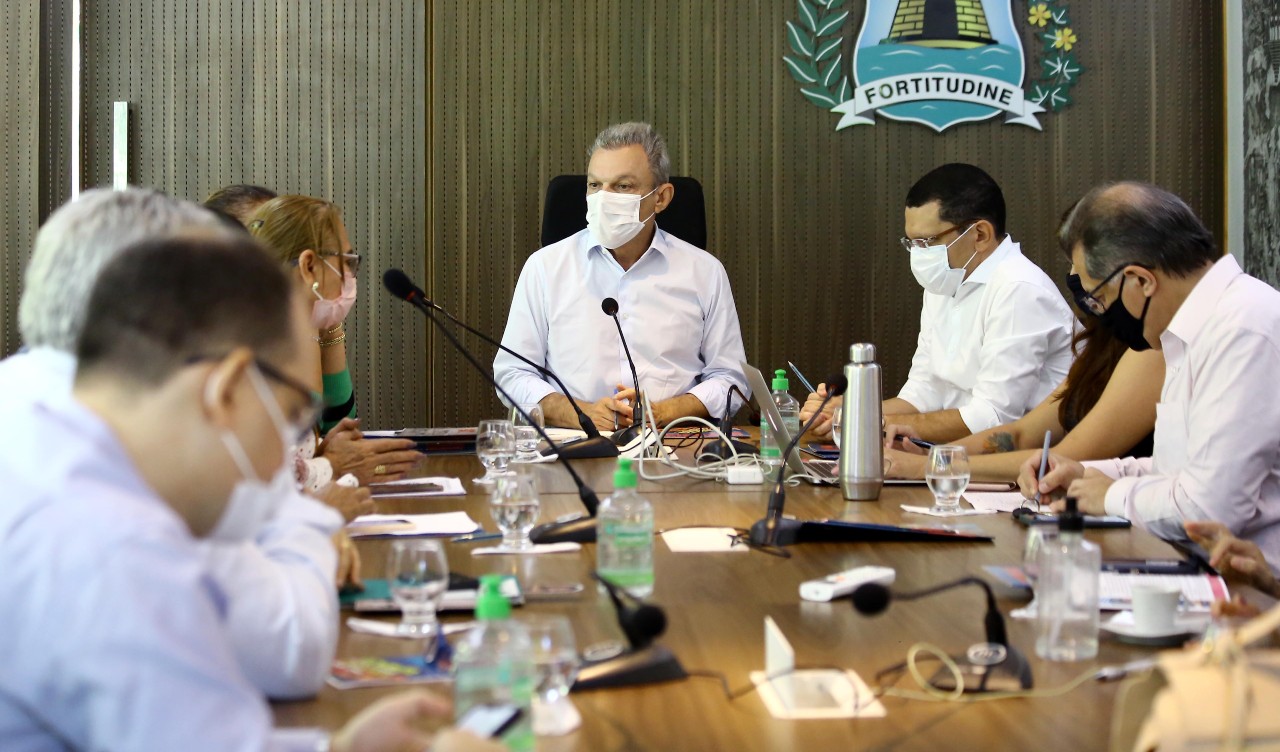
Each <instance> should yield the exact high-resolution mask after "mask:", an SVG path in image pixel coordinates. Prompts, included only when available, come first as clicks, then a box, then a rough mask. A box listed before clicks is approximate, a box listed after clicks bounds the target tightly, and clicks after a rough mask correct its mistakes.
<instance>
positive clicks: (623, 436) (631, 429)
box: [613, 423, 644, 451]
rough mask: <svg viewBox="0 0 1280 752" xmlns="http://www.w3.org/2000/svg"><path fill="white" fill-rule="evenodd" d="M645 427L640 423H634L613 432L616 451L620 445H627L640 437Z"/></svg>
mask: <svg viewBox="0 0 1280 752" xmlns="http://www.w3.org/2000/svg"><path fill="white" fill-rule="evenodd" d="M643 430H644V428H643V427H642V426H641V425H640V424H639V423H632V424H631V425H629V426H627V427H626V428H624V429H622V430H620V431H614V432H613V445H614V450H615V451H616V450H617V448H618V447H625V446H627V445H628V444H630V443H631V442H633V441H635V440H636V439H638V438H640V433H641V431H643Z"/></svg>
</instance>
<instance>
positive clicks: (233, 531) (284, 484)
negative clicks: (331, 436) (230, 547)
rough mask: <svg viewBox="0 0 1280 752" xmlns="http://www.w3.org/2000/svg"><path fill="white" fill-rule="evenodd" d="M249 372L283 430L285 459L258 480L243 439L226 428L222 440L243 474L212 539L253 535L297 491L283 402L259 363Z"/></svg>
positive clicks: (277, 425) (237, 538)
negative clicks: (264, 376)
mask: <svg viewBox="0 0 1280 752" xmlns="http://www.w3.org/2000/svg"><path fill="white" fill-rule="evenodd" d="M248 373H249V381H250V382H252V383H253V388H254V390H255V391H257V392H258V398H259V399H260V400H262V404H263V406H264V407H265V408H266V411H267V415H269V416H270V417H271V422H272V423H274V424H275V427H276V430H277V431H279V432H280V446H281V447H282V448H283V450H284V459H283V461H282V462H281V463H280V467H279V468H278V469H277V470H276V471H275V472H274V473H273V474H272V476H271V480H269V481H263V480H259V479H258V475H257V473H256V472H255V471H254V469H253V463H251V462H250V461H249V455H248V454H247V453H246V452H245V451H244V445H242V444H241V443H240V439H238V438H236V435H235V434H233V433H231V431H229V430H225V429H224V430H223V432H222V436H221V438H222V444H223V446H225V447H226V448H227V453H228V454H230V455H231V460H232V462H235V464H236V468H237V469H238V470H239V471H240V475H241V476H242V478H241V479H240V480H239V481H237V482H236V485H235V487H234V488H233V489H231V496H230V497H229V498H228V499H227V505H226V507H224V508H223V510H222V515H221V516H220V517H219V518H218V524H217V525H215V526H214V528H213V532H211V533H210V534H209V537H210V538H211V539H213V540H220V541H226V542H236V541H246V540H251V539H253V538H254V537H256V536H257V535H258V533H259V532H261V531H262V528H263V526H265V525H266V524H267V523H268V522H270V521H271V520H272V519H274V518H275V516H276V512H277V511H278V510H279V509H280V505H281V504H282V503H283V502H284V500H285V498H286V497H287V496H288V495H289V494H290V493H294V492H296V491H297V481H296V479H295V475H294V469H293V463H292V462H290V461H289V453H290V445H291V444H292V442H293V439H292V437H291V431H290V430H289V426H288V423H287V422H286V421H285V419H284V412H283V411H282V410H281V409H280V403H279V402H277V401H276V398H275V395H273V394H272V393H271V390H270V389H269V388H268V387H267V384H266V380H265V379H263V378H262V374H260V373H258V369H257V367H256V366H251V367H250V369H249V372H248Z"/></svg>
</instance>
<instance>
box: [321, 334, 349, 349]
mask: <svg viewBox="0 0 1280 752" xmlns="http://www.w3.org/2000/svg"><path fill="white" fill-rule="evenodd" d="M346 341H347V334H346V332H343V333H342V334H340V335H338V336H337V337H336V338H334V339H320V338H318V337H317V338H316V342H319V343H320V346H321V347H333V346H334V345H341V344H342V343H343V342H346Z"/></svg>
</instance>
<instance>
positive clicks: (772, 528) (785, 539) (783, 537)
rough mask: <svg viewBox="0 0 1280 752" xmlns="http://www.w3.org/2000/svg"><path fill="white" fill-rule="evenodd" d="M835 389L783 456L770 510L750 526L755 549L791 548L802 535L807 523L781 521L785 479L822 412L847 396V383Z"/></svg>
mask: <svg viewBox="0 0 1280 752" xmlns="http://www.w3.org/2000/svg"><path fill="white" fill-rule="evenodd" d="M841 378H843V377H841ZM833 381H834V380H833ZM833 386H834V387H836V388H829V389H828V390H827V396H826V397H824V398H823V400H822V404H821V405H819V406H818V409H817V411H816V412H814V414H813V415H811V416H809V420H808V422H806V423H805V424H804V426H802V427H801V428H800V430H799V431H797V432H796V435H795V436H792V437H791V443H789V444H787V449H786V451H784V452H783V453H782V464H781V465H779V466H778V477H777V480H776V481H775V482H774V485H773V491H772V492H770V494H769V508H768V510H767V511H766V512H765V516H764V518H763V519H760V520H757V521H756V523H755V524H754V525H752V526H751V534H750V536H749V540H750V541H751V544H752V545H753V546H764V547H773V546H789V545H791V544H792V543H795V542H796V535H797V533H799V531H800V526H801V525H803V524H804V523H802V522H801V521H800V520H795V519H790V520H784V519H783V518H782V508H783V505H784V504H785V503H786V500H787V490H786V483H784V482H783V478H784V477H785V476H786V474H787V459H788V458H789V457H790V456H791V453H792V452H793V451H795V448H796V445H797V444H798V443H800V437H801V436H804V435H805V434H806V433H808V432H809V429H811V428H813V424H814V423H815V422H817V420H818V418H819V416H821V415H822V410H823V408H825V407H826V406H827V403H828V402H830V401H831V398H832V397H835V396H836V395H839V394H843V393H844V390H845V388H847V386H848V382H847V381H846V382H845V386H840V385H839V383H838V382H836V383H834V384H833Z"/></svg>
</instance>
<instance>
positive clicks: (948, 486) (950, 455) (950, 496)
mask: <svg viewBox="0 0 1280 752" xmlns="http://www.w3.org/2000/svg"><path fill="white" fill-rule="evenodd" d="M924 479H925V481H926V482H927V483H928V484H929V490H930V491H932V492H933V499H934V504H933V511H935V512H954V511H955V510H956V509H958V508H959V507H960V494H962V493H964V489H965V488H966V487H968V485H969V455H968V454H966V453H965V451H964V447H962V446H956V445H954V444H939V445H937V446H934V447H933V448H932V449H930V450H929V461H928V463H926V464H925V468H924Z"/></svg>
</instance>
